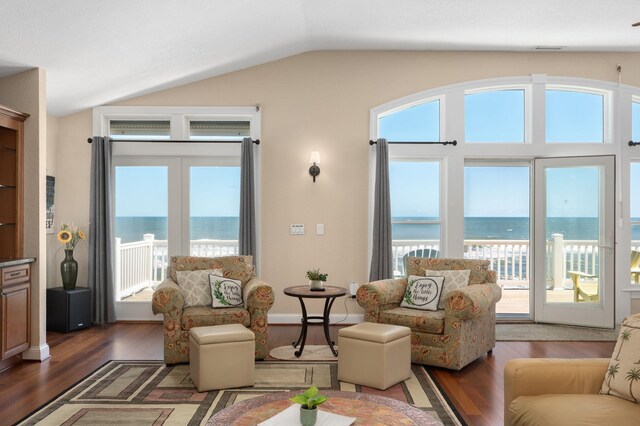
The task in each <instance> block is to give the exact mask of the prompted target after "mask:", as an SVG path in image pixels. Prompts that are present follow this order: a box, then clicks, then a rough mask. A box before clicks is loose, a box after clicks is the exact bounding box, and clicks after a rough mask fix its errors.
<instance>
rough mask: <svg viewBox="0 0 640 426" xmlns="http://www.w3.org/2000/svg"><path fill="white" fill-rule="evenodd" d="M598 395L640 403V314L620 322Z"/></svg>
mask: <svg viewBox="0 0 640 426" xmlns="http://www.w3.org/2000/svg"><path fill="white" fill-rule="evenodd" d="M600 393H601V394H604V395H613V396H617V397H620V398H624V399H628V400H629V401H632V402H635V403H636V404H637V403H638V402H640V314H635V315H632V316H630V317H629V318H626V319H625V320H624V321H622V325H621V326H620V334H619V335H618V342H617V343H616V347H615V348H614V349H613V355H611V361H609V368H607V372H606V374H605V376H604V382H603V383H602V388H601V389H600Z"/></svg>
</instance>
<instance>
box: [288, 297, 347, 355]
mask: <svg viewBox="0 0 640 426" xmlns="http://www.w3.org/2000/svg"><path fill="white" fill-rule="evenodd" d="M323 289H324V291H312V290H311V287H309V286H308V285H299V286H295V287H287V288H285V289H284V294H286V295H287V296H291V297H297V298H298V300H299V301H300V308H301V309H302V329H301V330H300V336H299V337H298V340H297V341H296V342H293V343H292V345H293V347H294V348H297V347H298V345H300V349H298V350H297V351H295V353H294V354H295V356H296V357H297V358H300V355H302V351H303V350H304V343H305V341H306V340H307V327H308V325H309V324H322V326H323V328H324V338H325V339H327V344H328V345H329V349H331V353H332V354H333V356H338V351H336V350H335V348H334V347H333V345H334V342H333V341H332V340H331V336H330V335H329V314H330V313H331V306H333V302H334V301H335V300H336V298H337V297H340V296H344V295H346V294H347V289H346V288H342V287H336V286H332V285H325V286H324V287H323ZM304 299H325V301H324V310H323V312H322V316H317V315H316V316H309V315H307V308H306V306H305V305H304ZM310 321H316V322H310Z"/></svg>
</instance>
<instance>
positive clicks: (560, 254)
mask: <svg viewBox="0 0 640 426" xmlns="http://www.w3.org/2000/svg"><path fill="white" fill-rule="evenodd" d="M551 238H552V239H553V245H552V246H551V250H552V253H553V275H552V277H553V281H552V284H551V287H550V290H553V289H554V287H555V286H559V287H560V288H562V285H563V284H564V276H565V273H564V268H565V266H564V263H565V253H564V241H563V240H564V235H562V234H551Z"/></svg>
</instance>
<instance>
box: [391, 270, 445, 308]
mask: <svg viewBox="0 0 640 426" xmlns="http://www.w3.org/2000/svg"><path fill="white" fill-rule="evenodd" d="M444 280H445V278H444V277H418V276H415V275H411V276H409V278H408V279H407V290H406V291H405V292H404V297H403V298H402V302H401V303H400V306H404V307H405V308H414V309H422V310H424V311H437V310H438V302H439V301H440V296H441V295H442V286H443V284H444Z"/></svg>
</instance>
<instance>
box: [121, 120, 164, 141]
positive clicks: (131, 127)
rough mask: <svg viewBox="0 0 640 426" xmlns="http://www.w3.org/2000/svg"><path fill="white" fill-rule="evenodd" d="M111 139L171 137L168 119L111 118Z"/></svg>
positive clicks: (161, 138)
mask: <svg viewBox="0 0 640 426" xmlns="http://www.w3.org/2000/svg"><path fill="white" fill-rule="evenodd" d="M109 136H111V138H112V139H136V140H145V139H146V140H148V139H158V140H168V139H170V138H171V134H170V125H169V120H157V121H151V120H111V122H110V123H109Z"/></svg>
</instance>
